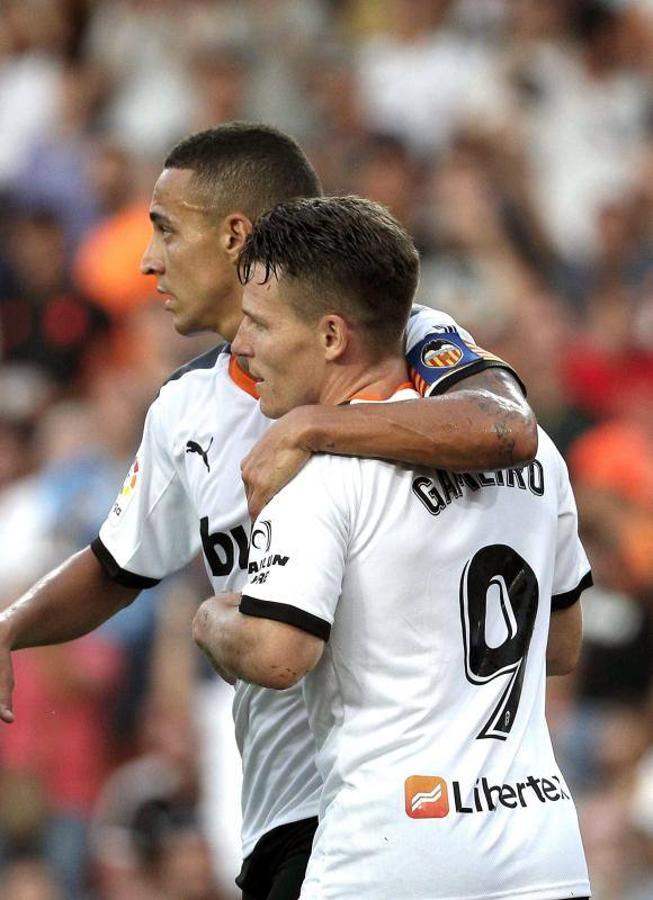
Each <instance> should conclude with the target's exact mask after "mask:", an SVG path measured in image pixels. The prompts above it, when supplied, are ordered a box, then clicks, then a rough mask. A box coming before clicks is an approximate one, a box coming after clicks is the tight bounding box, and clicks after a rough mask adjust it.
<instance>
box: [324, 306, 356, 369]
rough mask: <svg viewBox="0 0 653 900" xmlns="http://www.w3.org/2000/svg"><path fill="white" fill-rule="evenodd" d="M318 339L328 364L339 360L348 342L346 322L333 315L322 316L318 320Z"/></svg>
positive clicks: (348, 333)
mask: <svg viewBox="0 0 653 900" xmlns="http://www.w3.org/2000/svg"><path fill="white" fill-rule="evenodd" d="M319 329H320V339H321V341H322V347H323V349H324V358H325V360H327V361H329V362H333V361H335V360H336V359H340V357H341V356H343V354H344V352H345V350H346V349H347V347H348V345H349V341H350V332H349V326H348V325H347V322H346V321H345V320H344V319H343V318H342V316H338V315H336V314H335V313H330V314H329V315H328V316H323V317H322V319H321V320H320V325H319Z"/></svg>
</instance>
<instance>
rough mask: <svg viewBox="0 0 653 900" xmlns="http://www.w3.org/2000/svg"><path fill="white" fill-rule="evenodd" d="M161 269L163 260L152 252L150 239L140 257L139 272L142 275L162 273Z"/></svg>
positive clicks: (162, 268)
mask: <svg viewBox="0 0 653 900" xmlns="http://www.w3.org/2000/svg"><path fill="white" fill-rule="evenodd" d="M163 270H164V266H163V261H162V260H161V258H160V257H159V256H158V255H157V254H155V253H154V248H153V246H152V241H150V243H149V244H148V245H147V249H146V250H145V253H143V255H142V257H141V272H142V273H143V275H162V274H163Z"/></svg>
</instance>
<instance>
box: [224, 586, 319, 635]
mask: <svg viewBox="0 0 653 900" xmlns="http://www.w3.org/2000/svg"><path fill="white" fill-rule="evenodd" d="M239 609H240V611H241V613H244V614H245V615H246V616H256V618H258V619H273V620H274V621H275V622H285V623H286V625H294V626H295V628H301V630H302V631H307V632H308V633H309V634H312V635H314V636H315V637H318V638H320V639H321V640H323V641H328V640H329V635H330V634H331V625H330V623H329V622H327V621H325V620H324V619H321V618H320V617H319V616H314V615H313V613H309V612H306V611H305V610H303V609H298V608H297V607H296V606H291V605H290V604H289V603H274V602H272V601H271V600H260V599H259V598H258V597H249V596H248V595H247V594H243V596H242V597H241V598H240V607H239Z"/></svg>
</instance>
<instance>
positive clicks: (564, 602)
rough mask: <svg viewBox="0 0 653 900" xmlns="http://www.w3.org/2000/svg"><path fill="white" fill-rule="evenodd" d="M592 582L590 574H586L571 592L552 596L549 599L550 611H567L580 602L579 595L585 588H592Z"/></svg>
mask: <svg viewBox="0 0 653 900" xmlns="http://www.w3.org/2000/svg"><path fill="white" fill-rule="evenodd" d="M593 584H594V580H593V578H592V573H591V572H586V573H585V574H584V575H583V577H582V578H581V580H580V581H579V582H578V584H577V585H576V587H575V588H573V589H572V590H571V591H565V592H564V594H554V595H553V597H551V609H552V610H553V611H554V612H557V611H558V610H560V609H568V608H569V607H570V606H573V605H574V603H577V602H578V600H580V595H581V594H582V593H583V591H585V590H587V588H589V587H592V585H593Z"/></svg>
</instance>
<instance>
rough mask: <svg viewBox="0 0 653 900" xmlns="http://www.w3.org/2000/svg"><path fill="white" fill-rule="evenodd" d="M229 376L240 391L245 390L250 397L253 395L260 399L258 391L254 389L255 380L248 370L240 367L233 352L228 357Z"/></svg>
mask: <svg viewBox="0 0 653 900" xmlns="http://www.w3.org/2000/svg"><path fill="white" fill-rule="evenodd" d="M229 377H230V378H231V380H232V381H233V383H234V384H235V385H236V386H237V387H239V388H240V389H241V391H245V393H246V394H249V395H250V397H253V398H254V399H255V400H259V399H260V398H259V393H258V391H257V390H256V382H255V381H254V379H253V378H252V376H251V375H250V374H249V372H246V371H245V370H244V369H243V368H241V366H240V365H239V363H238V360H237V359H236V357H235V356H234V355H233V354H232V355H231V357H230V359H229Z"/></svg>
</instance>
